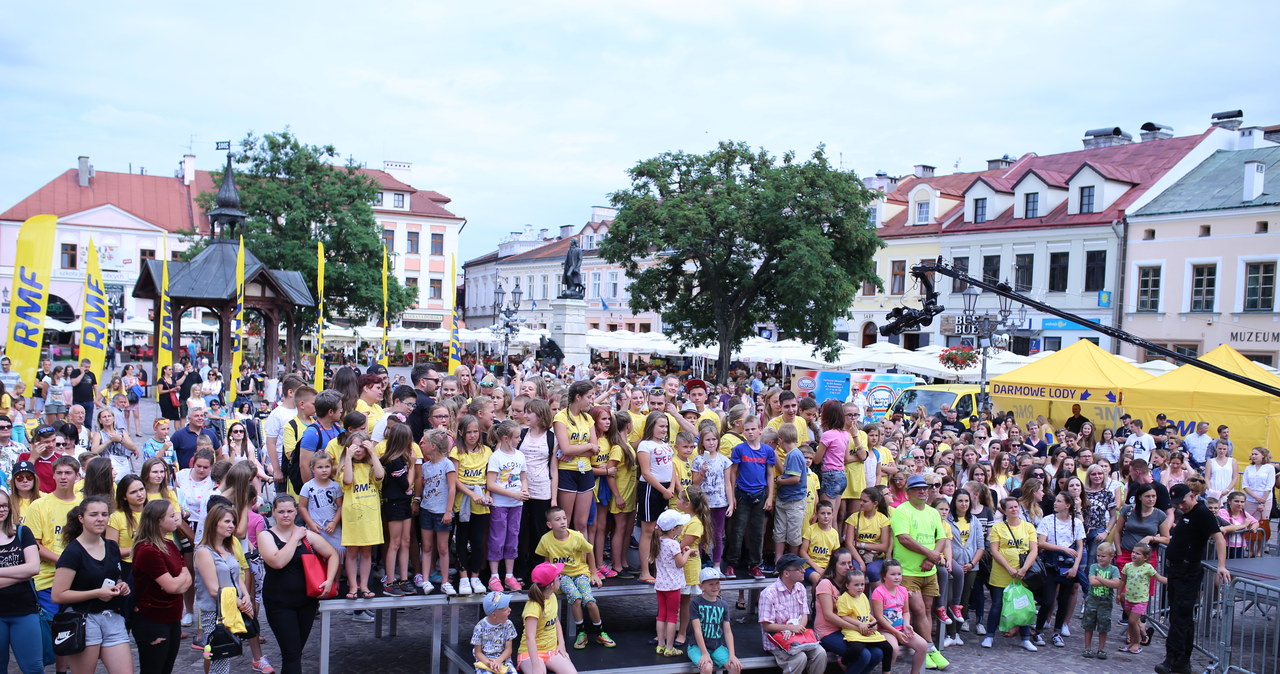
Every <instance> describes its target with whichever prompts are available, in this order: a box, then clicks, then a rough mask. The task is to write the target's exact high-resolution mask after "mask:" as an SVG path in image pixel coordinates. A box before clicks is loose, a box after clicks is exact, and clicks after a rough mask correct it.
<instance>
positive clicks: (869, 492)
mask: <svg viewBox="0 0 1280 674" xmlns="http://www.w3.org/2000/svg"><path fill="white" fill-rule="evenodd" d="M862 495H863V496H865V497H867V498H868V499H871V502H872V503H874V504H876V512H878V513H880V514H881V515H884V516H885V517H888V516H889V504H888V502H886V501H885V500H884V492H882V491H880V488H879V487H867V488H866V489H863V490H862Z"/></svg>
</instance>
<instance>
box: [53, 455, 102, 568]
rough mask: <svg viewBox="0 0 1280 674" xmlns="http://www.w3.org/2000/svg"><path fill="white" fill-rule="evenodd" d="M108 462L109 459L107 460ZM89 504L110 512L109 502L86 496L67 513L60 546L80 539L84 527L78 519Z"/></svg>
mask: <svg viewBox="0 0 1280 674" xmlns="http://www.w3.org/2000/svg"><path fill="white" fill-rule="evenodd" d="M108 461H110V459H108ZM91 503H100V504H102V505H103V506H105V507H106V509H107V512H111V501H109V500H107V499H106V498H105V497H103V496H100V495H98V494H88V495H86V496H85V497H84V500H83V501H81V502H80V503H79V504H77V505H76V507H74V508H72V509H71V511H70V512H68V513H67V524H66V526H64V527H62V545H63V547H66V546H68V545H71V541H74V540H75V539H77V538H79V537H80V534H82V533H84V525H83V524H81V523H80V518H81V517H84V513H85V511H86V510H87V509H88V508H89V504H91Z"/></svg>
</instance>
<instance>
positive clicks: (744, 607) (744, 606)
mask: <svg viewBox="0 0 1280 674" xmlns="http://www.w3.org/2000/svg"><path fill="white" fill-rule="evenodd" d="M735 606H737V608H738V610H739V611H745V610H747V600H746V599H739V600H738V603H737V604H735Z"/></svg>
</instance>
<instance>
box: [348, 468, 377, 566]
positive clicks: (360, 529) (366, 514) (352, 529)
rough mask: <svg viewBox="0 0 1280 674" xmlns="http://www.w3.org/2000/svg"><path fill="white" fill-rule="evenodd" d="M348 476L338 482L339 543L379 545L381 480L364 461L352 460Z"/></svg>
mask: <svg viewBox="0 0 1280 674" xmlns="http://www.w3.org/2000/svg"><path fill="white" fill-rule="evenodd" d="M351 477H352V481H351V484H345V483H344V484H343V485H342V544H343V545H344V546H350V545H357V546H358V545H382V495H381V494H380V493H379V492H380V490H381V487H382V480H378V479H375V478H374V477H373V466H372V465H370V464H367V463H353V464H352V465H351Z"/></svg>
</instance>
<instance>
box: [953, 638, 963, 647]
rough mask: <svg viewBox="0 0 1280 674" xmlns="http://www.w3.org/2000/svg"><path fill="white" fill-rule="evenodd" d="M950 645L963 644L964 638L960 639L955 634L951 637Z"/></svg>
mask: <svg viewBox="0 0 1280 674" xmlns="http://www.w3.org/2000/svg"><path fill="white" fill-rule="evenodd" d="M951 645H952V646H963V645H964V639H961V638H960V636H959V635H956V636H954V637H951Z"/></svg>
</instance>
